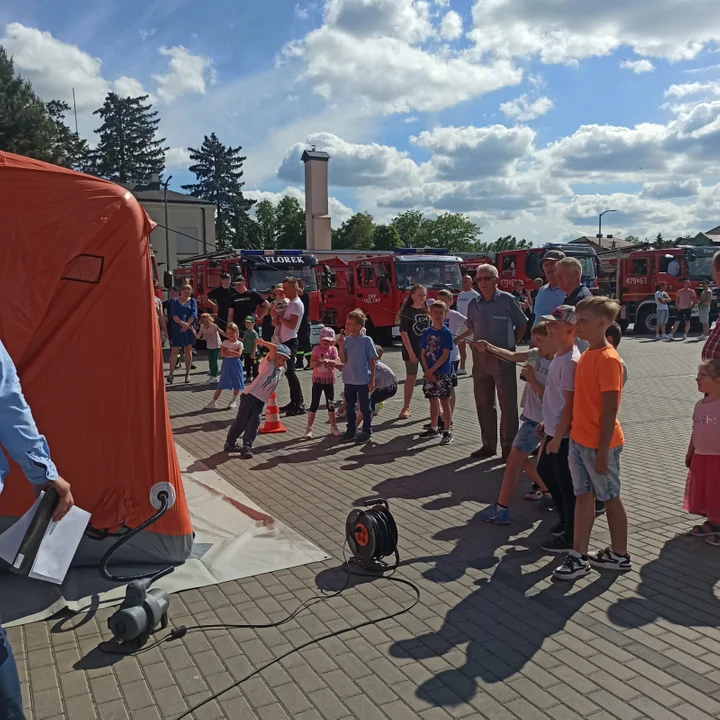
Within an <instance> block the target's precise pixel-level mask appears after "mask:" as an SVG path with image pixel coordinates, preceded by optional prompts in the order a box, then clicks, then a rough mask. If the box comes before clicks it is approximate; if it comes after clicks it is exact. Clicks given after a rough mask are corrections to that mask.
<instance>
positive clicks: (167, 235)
mask: <svg viewBox="0 0 720 720" xmlns="http://www.w3.org/2000/svg"><path fill="white" fill-rule="evenodd" d="M171 180H172V175H169V176H168V178H167V180H165V182H163V184H162V186H163V205H164V206H165V269H166V270H170V231H169V230H168V204H167V191H168V184H169V183H170V181H171Z"/></svg>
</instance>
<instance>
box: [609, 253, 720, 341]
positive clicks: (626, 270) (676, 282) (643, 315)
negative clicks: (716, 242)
mask: <svg viewBox="0 0 720 720" xmlns="http://www.w3.org/2000/svg"><path fill="white" fill-rule="evenodd" d="M714 252H715V248H710V247H691V246H678V247H671V248H662V249H655V248H651V247H648V248H646V249H639V250H632V251H631V252H627V251H626V252H625V253H624V254H622V253H616V254H609V255H606V256H603V268H604V269H606V272H605V274H606V277H607V280H606V281H605V282H602V283H601V289H602V290H603V291H604V292H607V293H608V294H609V295H611V296H612V297H615V298H616V299H618V300H619V301H620V303H621V310H620V319H619V322H620V325H621V326H622V327H623V330H625V328H626V327H627V326H628V325H629V324H630V323H634V325H635V332H636V333H639V334H654V333H655V327H656V325H657V314H656V303H655V291H656V290H657V286H658V285H659V284H660V283H663V282H664V283H666V284H667V287H666V291H667V293H668V295H670V297H671V298H673V299H674V297H675V294H676V293H677V291H678V290H679V289H680V288H681V287H682V285H683V281H684V280H690V284H691V286H692V288H693V290H695V291H696V292H697V290H698V286H699V284H700V282H701V281H707V282H710V281H711V279H712V256H713V254H714ZM618 263H619V267H618ZM608 270H609V272H608ZM713 290H715V288H713ZM693 315H694V316H697V308H695V309H694V310H693ZM674 317H675V306H674V304H673V305H670V321H671V322H674Z"/></svg>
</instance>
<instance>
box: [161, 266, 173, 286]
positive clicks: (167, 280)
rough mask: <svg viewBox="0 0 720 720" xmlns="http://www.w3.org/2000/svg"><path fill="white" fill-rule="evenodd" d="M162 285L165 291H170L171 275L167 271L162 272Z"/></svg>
mask: <svg viewBox="0 0 720 720" xmlns="http://www.w3.org/2000/svg"><path fill="white" fill-rule="evenodd" d="M163 285H164V286H165V289H166V290H171V289H172V287H173V274H172V273H171V272H170V271H169V270H165V272H163Z"/></svg>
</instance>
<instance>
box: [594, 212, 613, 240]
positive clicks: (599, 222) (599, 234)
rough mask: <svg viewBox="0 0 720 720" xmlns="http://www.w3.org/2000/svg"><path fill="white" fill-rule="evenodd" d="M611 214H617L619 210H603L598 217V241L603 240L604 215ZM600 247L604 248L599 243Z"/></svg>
mask: <svg viewBox="0 0 720 720" xmlns="http://www.w3.org/2000/svg"><path fill="white" fill-rule="evenodd" d="M609 212H617V210H603V211H602V212H601V213H600V214H599V215H598V240H602V219H603V215H605V213H609ZM598 245H600V246H602V243H601V242H599V243H598Z"/></svg>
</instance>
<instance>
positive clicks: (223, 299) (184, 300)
mask: <svg viewBox="0 0 720 720" xmlns="http://www.w3.org/2000/svg"><path fill="white" fill-rule="evenodd" d="M277 292H278V294H279V293H280V291H279V290H278V291H277ZM282 293H283V294H284V297H285V298H286V299H287V303H284V304H283V305H282V306H281V307H282V310H280V311H278V310H277V309H276V306H275V305H274V304H273V305H271V303H270V300H268V299H267V298H265V297H263V296H262V295H261V294H260V293H259V292H257V291H256V290H250V289H249V288H248V285H247V280H246V278H245V277H244V276H243V275H238V276H236V277H235V278H231V276H230V274H229V273H223V274H222V275H221V276H220V285H219V286H218V287H216V288H213V289H212V290H211V291H210V292H209V293H208V294H207V296H206V298H207V301H208V302H209V303H210V304H211V305H212V307H213V310H214V313H213V314H214V315H215V322H216V324H217V326H218V328H219V330H220V331H221V332H223V331H224V330H225V329H226V328H227V326H228V325H229V324H230V323H235V324H236V325H237V326H238V327H239V328H244V326H245V324H244V323H245V319H246V318H248V317H252V318H253V319H254V320H255V324H256V325H258V326H261V328H262V329H263V335H265V334H267V327H266V326H269V328H270V337H272V336H273V335H274V334H276V333H277V336H278V339H279V341H280V342H281V343H283V344H284V345H286V346H287V347H288V348H289V350H290V352H291V357H290V360H289V362H288V364H287V372H286V377H287V381H288V386H289V390H290V402H289V403H288V404H287V405H285V406H284V407H283V408H281V410H283V411H284V412H286V413H287V414H288V415H302V414H304V413H305V400H304V398H303V393H302V388H301V387H300V380H299V378H298V377H297V372H296V364H297V361H296V358H297V355H298V351H301V352H303V353H305V352H309V350H310V349H311V348H310V317H309V315H310V300H309V295H308V294H307V293H306V292H305V291H304V287H303V282H302V280H300V279H298V278H295V277H287V278H285V280H284V281H283V283H282ZM274 296H275V290H273V295H272V296H271V299H273V298H274ZM165 308H166V310H165V313H166V315H167V317H166V318H165V323H164V324H165V325H166V328H167V329H166V331H165V332H166V335H167V337H168V340H169V342H170V373H169V376H168V381H169V382H172V378H173V375H174V372H175V369H176V367H177V364H178V358H179V356H180V353H182V354H183V357H184V361H185V380H186V382H189V375H190V369H191V368H192V350H193V346H194V345H195V340H196V337H195V333H194V332H193V329H194V327H195V326H196V325H197V321H198V306H197V301H196V300H195V298H194V297H193V288H192V286H191V285H183V286H182V287H181V288H180V290H173V291H171V297H170V299H169V300H168V301H166V306H165ZM159 312H162V311H159ZM265 320H268V321H269V322H267V323H266V322H264V321H265ZM162 326H163V322H162V321H161V328H162ZM241 332H242V330H241ZM267 339H270V338H267Z"/></svg>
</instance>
